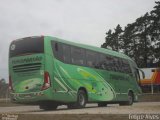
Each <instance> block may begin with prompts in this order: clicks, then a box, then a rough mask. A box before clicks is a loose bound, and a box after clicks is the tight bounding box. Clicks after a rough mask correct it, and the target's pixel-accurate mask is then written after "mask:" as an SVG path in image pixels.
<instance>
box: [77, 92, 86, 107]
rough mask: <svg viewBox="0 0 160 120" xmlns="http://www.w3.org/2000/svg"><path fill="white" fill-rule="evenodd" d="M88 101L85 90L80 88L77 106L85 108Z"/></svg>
mask: <svg viewBox="0 0 160 120" xmlns="http://www.w3.org/2000/svg"><path fill="white" fill-rule="evenodd" d="M86 103H87V95H86V92H85V91H84V90H79V91H78V94H77V103H76V104H77V107H78V108H84V107H85V106H86Z"/></svg>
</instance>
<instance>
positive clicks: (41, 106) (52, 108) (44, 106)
mask: <svg viewBox="0 0 160 120" xmlns="http://www.w3.org/2000/svg"><path fill="white" fill-rule="evenodd" d="M57 107H58V105H52V104H51V105H47V104H41V105H39V108H40V109H43V110H56V109H57Z"/></svg>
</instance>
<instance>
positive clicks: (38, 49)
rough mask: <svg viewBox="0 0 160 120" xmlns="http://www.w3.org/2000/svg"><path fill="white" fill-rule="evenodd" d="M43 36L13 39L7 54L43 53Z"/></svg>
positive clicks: (12, 55)
mask: <svg viewBox="0 0 160 120" xmlns="http://www.w3.org/2000/svg"><path fill="white" fill-rule="evenodd" d="M43 39H44V37H27V38H23V39H19V40H15V41H13V42H12V43H11V45H10V52H9V56H10V57H14V56H20V55H25V54H35V53H44V40H43Z"/></svg>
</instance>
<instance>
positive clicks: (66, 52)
mask: <svg viewBox="0 0 160 120" xmlns="http://www.w3.org/2000/svg"><path fill="white" fill-rule="evenodd" d="M62 49H63V54H62V57H63V61H64V62H65V63H71V48H70V46H69V45H65V44H62Z"/></svg>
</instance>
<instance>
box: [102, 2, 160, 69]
mask: <svg viewBox="0 0 160 120" xmlns="http://www.w3.org/2000/svg"><path fill="white" fill-rule="evenodd" d="M155 3H156V5H155V7H154V9H153V10H152V11H151V12H150V13H146V14H145V15H143V16H141V17H139V18H137V19H136V20H135V22H133V23H131V24H128V25H127V26H126V27H125V28H124V30H122V27H121V26H120V25H119V24H118V25H117V26H116V28H115V29H114V30H113V31H112V30H111V29H109V30H108V32H107V33H106V37H105V43H103V44H102V45H101V47H103V48H107V49H112V50H115V51H118V52H123V53H124V54H126V55H128V56H130V57H131V58H132V59H133V60H135V61H136V62H137V64H138V66H139V67H153V65H156V66H157V67H158V65H160V2H159V1H158V2H155Z"/></svg>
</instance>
